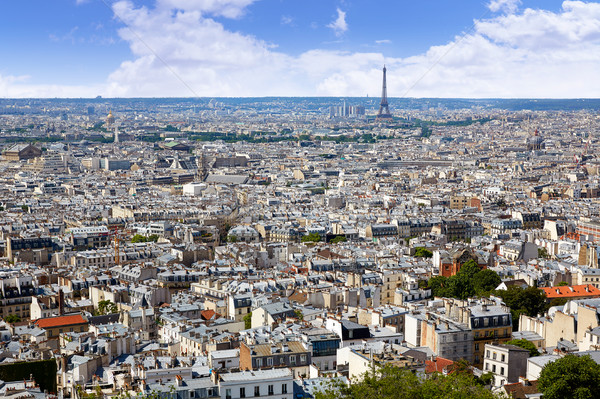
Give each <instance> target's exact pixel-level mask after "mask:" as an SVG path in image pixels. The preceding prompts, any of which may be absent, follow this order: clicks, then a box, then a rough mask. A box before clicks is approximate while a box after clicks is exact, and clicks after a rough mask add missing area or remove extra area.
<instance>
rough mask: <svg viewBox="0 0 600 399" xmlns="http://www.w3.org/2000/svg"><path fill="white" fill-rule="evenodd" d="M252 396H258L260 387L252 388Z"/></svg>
mask: <svg viewBox="0 0 600 399" xmlns="http://www.w3.org/2000/svg"><path fill="white" fill-rule="evenodd" d="M254 396H260V386H258V385H257V386H255V387H254Z"/></svg>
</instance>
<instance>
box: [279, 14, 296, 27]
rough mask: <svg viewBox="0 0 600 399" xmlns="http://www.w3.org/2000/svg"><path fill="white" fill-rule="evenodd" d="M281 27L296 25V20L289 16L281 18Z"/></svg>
mask: <svg viewBox="0 0 600 399" xmlns="http://www.w3.org/2000/svg"><path fill="white" fill-rule="evenodd" d="M281 25H290V26H293V25H294V19H293V18H292V17H290V16H288V15H282V16H281Z"/></svg>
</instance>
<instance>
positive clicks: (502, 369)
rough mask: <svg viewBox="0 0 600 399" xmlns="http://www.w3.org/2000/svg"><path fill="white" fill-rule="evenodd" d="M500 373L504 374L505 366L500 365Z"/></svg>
mask: <svg viewBox="0 0 600 399" xmlns="http://www.w3.org/2000/svg"><path fill="white" fill-rule="evenodd" d="M500 375H504V367H500Z"/></svg>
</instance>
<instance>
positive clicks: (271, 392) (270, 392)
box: [268, 385, 274, 395]
mask: <svg viewBox="0 0 600 399" xmlns="http://www.w3.org/2000/svg"><path fill="white" fill-rule="evenodd" d="M268 392H269V395H273V393H274V390H273V385H269V387H268Z"/></svg>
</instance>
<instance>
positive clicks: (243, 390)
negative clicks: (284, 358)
mask: <svg viewBox="0 0 600 399" xmlns="http://www.w3.org/2000/svg"><path fill="white" fill-rule="evenodd" d="M231 392H232V390H231V388H227V389H225V398H227V399H231V398H232V394H231ZM280 393H281V394H287V393H288V385H287V384H281V392H280ZM267 395H269V396H272V395H275V386H274V385H272V384H271V385H268V386H267ZM254 396H255V397H257V396H260V385H255V386H254ZM245 397H247V396H246V387H240V398H245Z"/></svg>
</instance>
